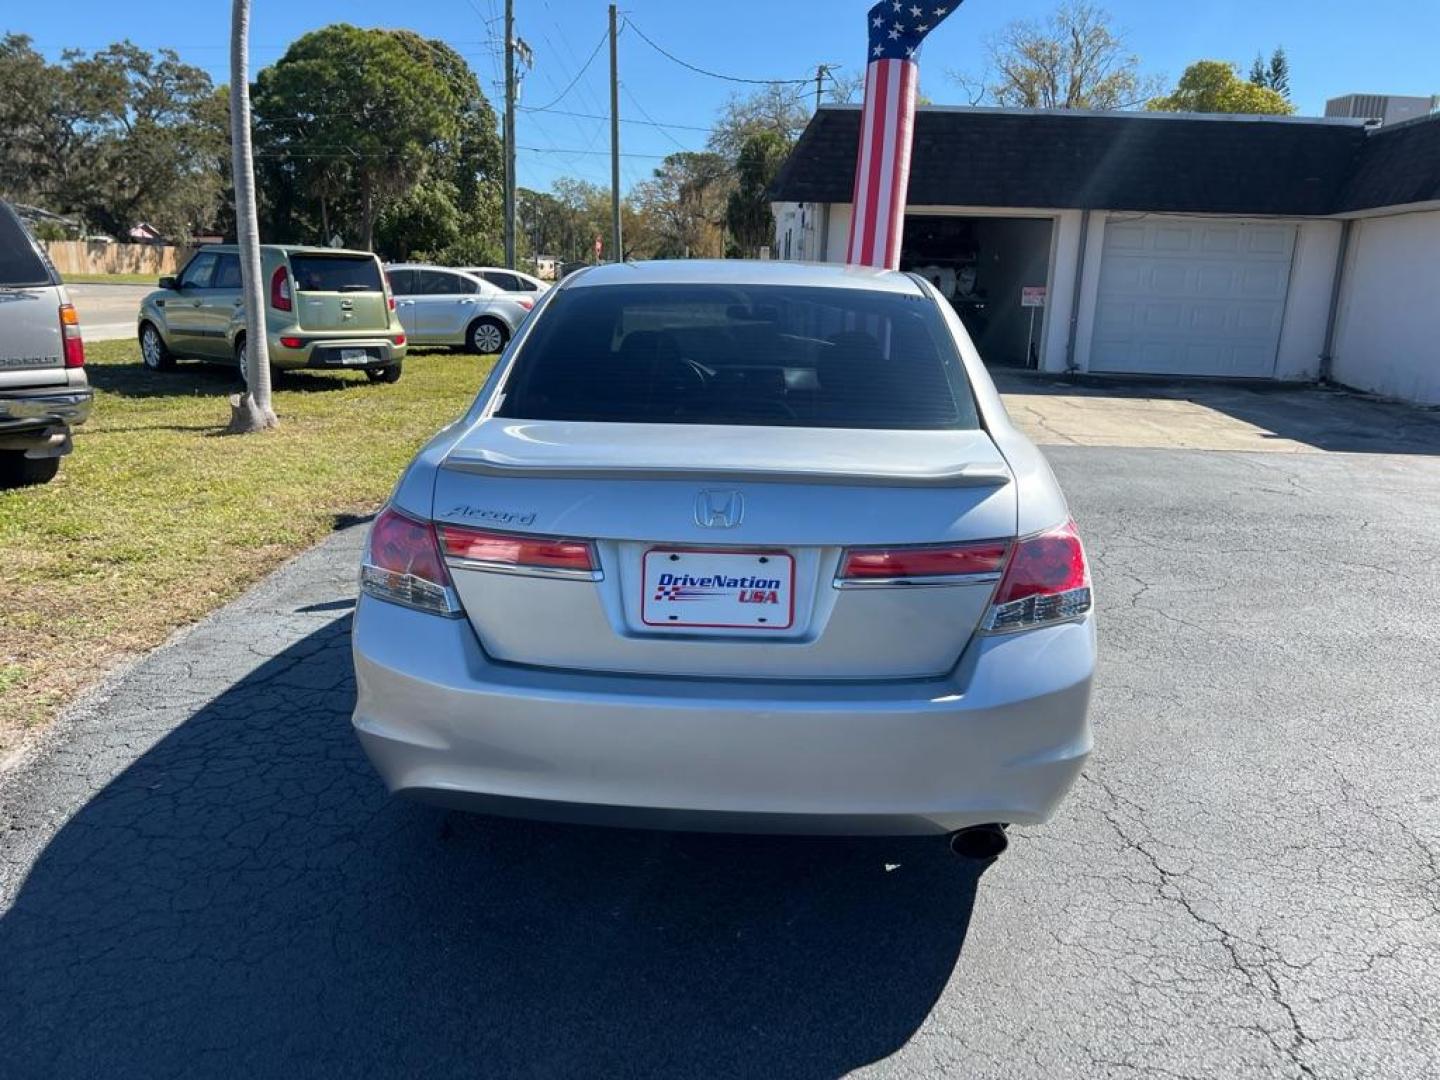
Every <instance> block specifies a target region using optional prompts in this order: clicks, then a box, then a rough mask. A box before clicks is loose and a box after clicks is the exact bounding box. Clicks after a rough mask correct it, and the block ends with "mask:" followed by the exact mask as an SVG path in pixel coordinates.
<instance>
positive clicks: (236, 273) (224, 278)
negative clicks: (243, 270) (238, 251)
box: [210, 254, 240, 289]
mask: <svg viewBox="0 0 1440 1080" xmlns="http://www.w3.org/2000/svg"><path fill="white" fill-rule="evenodd" d="M210 287H211V288H212V289H238V288H240V256H239V255H230V254H225V255H221V256H220V261H219V262H217V263H216V264H215V276H214V277H213V278H212V279H211V285H210Z"/></svg>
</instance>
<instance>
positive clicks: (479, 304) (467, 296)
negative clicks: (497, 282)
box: [385, 263, 535, 355]
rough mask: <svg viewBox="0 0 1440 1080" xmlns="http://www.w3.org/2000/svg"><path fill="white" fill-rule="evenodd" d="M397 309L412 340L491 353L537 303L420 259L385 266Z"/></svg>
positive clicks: (416, 342)
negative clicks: (420, 261) (425, 263)
mask: <svg viewBox="0 0 1440 1080" xmlns="http://www.w3.org/2000/svg"><path fill="white" fill-rule="evenodd" d="M385 273H386V275H387V276H388V277H389V279H390V291H391V293H392V294H393V295H394V297H395V311H396V314H398V315H399V316H400V323H401V325H403V326H404V327H405V333H406V335H407V336H408V337H409V339H410V344H411V345H459V346H463V347H464V348H467V349H469V350H470V351H471V352H476V353H481V354H484V355H489V354H493V353H498V352H501V351H503V350H504V348H505V346H506V344H508V343H509V341H510V339H511V338H512V337H514V336H515V331H516V330H517V329H519V327H520V324H521V323H522V322H524V321H525V317H526V316H527V315H529V314H530V309H531V308H532V307H534V306H535V299H534V297H531V296H515V295H511V294H509V293H505V292H502V291H501V290H500V289H498V288H496V287H495V286H494V285H492V284H490V283H489V282H488V281H485V280H484V279H483V278H479V277H477V276H475V275H474V274H471V273H467V272H466V271H464V270H453V269H450V268H449V267H444V266H427V265H422V264H418V263H398V264H395V265H391V266H387V267H386V268H385Z"/></svg>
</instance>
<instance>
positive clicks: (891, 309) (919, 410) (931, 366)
mask: <svg viewBox="0 0 1440 1080" xmlns="http://www.w3.org/2000/svg"><path fill="white" fill-rule="evenodd" d="M496 414H497V415H499V416H503V417H514V418H517V419H529V420H580V421H609V422H613V423H646V424H737V425H752V424H753V425H777V426H781V427H826V428H888V429H904V430H936V429H956V428H975V427H978V426H979V425H978V422H977V419H976V413H975V401H974V398H973V397H972V396H971V393H970V388H969V383H968V382H967V381H966V378H965V375H964V371H963V369H962V368H961V366H960V359H959V356H958V355H957V353H956V350H955V343H954V340H953V339H952V337H951V336H950V331H949V329H948V328H947V326H946V325H945V323H944V320H943V319H942V317H941V315H940V313H939V311H938V310H937V309H936V307H935V305H934V303H933V302H932V301H930V300H928V299H926V298H924V297H921V296H918V295H916V296H907V295H904V294H900V293H883V292H874V291H863V290H856V289H835V288H799V287H776V286H734V285H640V286H637V285H601V286H589V287H584V288H574V289H566V290H564V291H563V292H562V293H561V294H560V295H559V296H557V297H556V298H555V300H554V301H553V302H551V303H550V305H549V306H548V307H547V308H546V309H545V310H544V312H543V314H542V315H541V317H540V320H539V322H538V323H537V324H536V325H535V328H534V330H533V331H532V333H531V334H530V336H529V338H528V339H527V340H526V342H525V344H524V346H523V348H522V349H521V351H520V354H519V355H518V357H517V358H516V367H515V370H514V371H513V372H512V373H511V375H510V378H509V381H508V383H507V385H506V387H505V393H504V397H503V398H502V400H501V403H500V407H499V408H498V409H497V410H496Z"/></svg>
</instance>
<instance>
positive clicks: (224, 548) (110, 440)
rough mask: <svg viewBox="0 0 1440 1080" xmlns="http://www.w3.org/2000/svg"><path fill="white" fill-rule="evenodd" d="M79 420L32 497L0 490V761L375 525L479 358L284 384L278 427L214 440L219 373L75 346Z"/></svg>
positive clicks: (467, 396)
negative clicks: (83, 395) (292, 558)
mask: <svg viewBox="0 0 1440 1080" xmlns="http://www.w3.org/2000/svg"><path fill="white" fill-rule="evenodd" d="M86 356H87V359H88V361H89V363H88V365H87V367H88V370H89V374H90V381H91V383H92V385H94V387H95V388H96V402H95V411H94V412H93V413H92V415H91V418H90V421H89V423H87V424H85V425H84V426H83V427H80V428H78V429H76V433H75V452H74V453H73V454H71V455H70V456H69V457H67V458H65V460H64V463H63V464H62V465H61V467H60V475H59V476H58V477H57V478H56V479H55V480H53V481H52V482H51V483H49V484H48V485H45V486H43V487H34V488H22V489H18V490H12V491H0V550H3V551H4V553H5V558H4V560H3V563H0V758H3V757H4V753H5V751H6V750H7V749H10V748H13V747H14V746H15V745H16V743H17V742H18V740H19V738H20V737H21V736H22V735H23V733H24V732H25V731H26V730H27V729H34V728H36V727H38V726H40V725H43V724H44V723H45V722H46V721H47V720H48V719H49V718H50V717H51V716H53V714H54V712H55V711H56V709H57V708H58V707H59V706H61V705H62V704H64V703H65V702H66V701H67V700H69V699H70V698H71V697H73V696H74V694H75V693H76V692H77V691H78V690H79V689H81V688H82V687H84V686H85V685H86V684H88V683H90V682H93V681H94V680H95V679H96V678H97V677H98V676H99V675H101V674H103V673H104V672H105V671H106V670H107V669H109V668H111V667H113V666H114V665H115V664H116V663H117V662H119V661H121V660H123V659H124V658H126V657H129V656H134V655H136V654H139V653H141V652H143V651H145V650H147V649H150V648H153V647H154V646H155V645H157V644H159V643H160V642H162V641H163V640H164V639H165V638H166V636H167V635H168V634H170V632H171V631H173V630H174V629H175V628H177V627H179V626H182V625H184V624H186V623H189V622H192V621H193V620H195V619H196V618H198V617H199V616H201V615H203V614H205V613H206V612H207V611H210V610H211V609H213V608H214V607H216V606H217V605H219V604H221V603H223V602H225V601H226V600H229V599H230V598H232V597H233V596H235V595H236V594H237V593H239V592H241V591H242V590H243V589H244V588H245V587H246V586H247V585H249V584H251V583H252V582H254V581H255V580H256V579H257V578H259V577H260V576H262V575H263V574H264V573H265V572H266V571H268V570H270V569H272V568H274V567H275V566H276V565H277V564H278V563H280V562H281V561H282V560H284V559H285V558H286V557H287V556H289V555H292V554H294V553H295V552H297V551H299V550H301V549H302V548H305V547H307V546H308V545H310V544H313V543H315V542H316V541H317V540H319V539H320V538H322V537H323V536H325V535H326V534H327V533H329V532H331V531H332V530H333V529H334V528H335V526H336V524H337V522H340V521H344V520H348V519H350V518H351V517H352V516H354V515H364V514H369V513H371V512H373V511H374V510H375V509H376V508H377V507H379V506H380V504H381V503H382V502H383V501H384V499H385V497H386V495H387V494H389V491H390V488H391V487H392V486H393V485H394V483H395V480H396V479H397V478H398V476H399V475H400V470H401V469H402V468H403V467H404V466H405V463H406V462H407V461H408V460H409V459H410V457H411V456H412V455H413V454H414V452H415V450H416V449H417V448H418V447H419V446H420V445H421V444H422V443H423V442H425V441H426V439H428V438H429V437H430V436H431V435H433V434H434V433H435V431H436V430H437V429H439V428H440V427H441V426H443V425H444V424H446V423H448V422H449V421H451V420H453V419H455V418H456V417H457V416H459V415H460V414H461V413H463V412H464V410H465V409H466V408H467V407H468V405H469V403H470V400H471V398H472V397H473V396H474V394H475V392H476V391H477V390H478V389H479V387H480V384H481V382H482V380H483V379H484V377H485V375H486V374H487V373H488V371H489V369H490V366H491V363H492V362H493V361H492V359H491V358H483V359H482V358H477V357H474V356H469V355H464V354H449V353H444V352H433V353H421V354H412V355H411V356H410V357H409V358H408V359H407V360H406V362H405V373H404V376H403V377H402V378H401V380H400V381H399V382H398V383H396V384H394V385H389V386H387V385H383V384H371V383H369V382H367V381H366V379H365V377H364V375H363V374H362V373H358V372H337V373H329V372H323V373H322V372H296V373H293V374H289V375H285V376H282V377H280V379H279V380H278V381H277V383H276V388H275V410H276V412H277V413H278V414H279V416H280V423H281V426H280V428H279V429H278V430H276V431H272V432H267V433H265V434H261V435H244V436H227V435H224V434H222V432H223V429H224V427H225V425H226V423H227V422H228V420H229V417H230V407H229V404H228V402H227V401H226V396H227V395H228V394H230V393H232V392H234V391H236V390H237V389H238V380H237V378H236V376H235V373H234V372H233V370H227V369H224V368H218V367H206V366H201V365H193V364H192V365H181V367H180V368H179V369H178V370H176V371H174V372H170V373H166V374H158V373H153V372H150V371H148V370H146V369H145V368H144V367H143V366H142V365H141V364H140V362H139V358H138V356H137V350H136V346H135V345H134V344H133V343H131V342H124V341H110V342H103V343H98V344H91V345H87V347H86Z"/></svg>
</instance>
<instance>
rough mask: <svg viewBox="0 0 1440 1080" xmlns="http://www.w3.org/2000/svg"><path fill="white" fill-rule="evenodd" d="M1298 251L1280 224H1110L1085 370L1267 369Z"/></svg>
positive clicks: (1264, 372)
mask: <svg viewBox="0 0 1440 1080" xmlns="http://www.w3.org/2000/svg"><path fill="white" fill-rule="evenodd" d="M1294 248H1295V226H1293V225H1289V224H1284V223H1269V222H1246V221H1209V220H1204V219H1191V220H1187V219H1174V218H1171V219H1166V218H1148V219H1143V220H1140V221H1123V222H1121V221H1115V222H1111V223H1109V224H1108V225H1107V227H1106V230H1105V248H1104V256H1103V258H1102V261H1101V269H1100V287H1099V295H1098V297H1097V301H1096V311H1095V333H1094V336H1093V339H1092V342H1091V350H1090V352H1091V355H1090V369H1091V370H1092V371H1110V372H1137V373H1153V374H1169V375H1225V376H1242V377H1251V378H1267V377H1269V376H1271V375H1273V373H1274V370H1275V356H1276V353H1277V351H1278V350H1279V345H1280V328H1281V323H1282V322H1283V321H1284V315H1285V301H1286V296H1287V293H1288V290H1289V280H1290V263H1291V259H1292V257H1293V254H1294Z"/></svg>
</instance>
